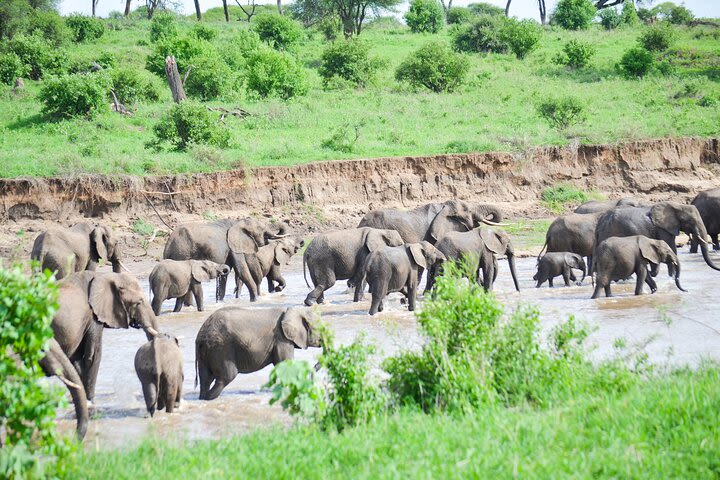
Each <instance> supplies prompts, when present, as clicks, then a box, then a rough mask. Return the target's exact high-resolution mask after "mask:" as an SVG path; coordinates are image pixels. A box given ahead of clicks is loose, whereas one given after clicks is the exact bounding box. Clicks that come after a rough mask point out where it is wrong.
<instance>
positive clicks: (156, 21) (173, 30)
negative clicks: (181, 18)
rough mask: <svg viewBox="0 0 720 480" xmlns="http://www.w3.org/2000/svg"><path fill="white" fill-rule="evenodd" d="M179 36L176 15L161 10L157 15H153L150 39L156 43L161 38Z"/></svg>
mask: <svg viewBox="0 0 720 480" xmlns="http://www.w3.org/2000/svg"><path fill="white" fill-rule="evenodd" d="M177 36H178V30H177V22H176V21H175V16H174V15H172V14H170V13H166V12H160V13H158V14H157V15H153V18H152V21H151V22H150V41H151V42H153V43H155V42H158V41H160V40H165V39H167V38H175V37H177Z"/></svg>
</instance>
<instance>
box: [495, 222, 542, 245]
mask: <svg viewBox="0 0 720 480" xmlns="http://www.w3.org/2000/svg"><path fill="white" fill-rule="evenodd" d="M552 220H553V219H551V218H549V219H539V220H532V219H525V218H521V219H518V220H513V222H512V223H511V224H510V225H508V226H506V227H503V228H504V229H505V230H506V231H507V232H508V233H509V234H510V235H512V243H513V245H514V246H515V248H516V249H520V250H526V249H528V248H533V247H541V246H542V245H543V244H544V243H545V233H546V232H547V230H548V228H549V227H550V223H552Z"/></svg>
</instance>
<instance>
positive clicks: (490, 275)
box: [428, 227, 520, 292]
mask: <svg viewBox="0 0 720 480" xmlns="http://www.w3.org/2000/svg"><path fill="white" fill-rule="evenodd" d="M435 247H436V248H437V249H438V250H440V251H441V252H442V253H443V254H444V255H445V257H446V258H447V259H448V260H461V259H462V258H477V259H478V267H477V271H476V274H475V278H474V280H475V281H477V282H478V283H481V284H482V286H483V287H484V288H485V290H487V291H490V290H492V288H493V284H494V283H495V279H496V278H497V260H496V259H495V255H507V261H508V266H509V267H510V274H511V275H512V279H513V283H514V284H515V289H516V290H517V291H518V292H519V291H520V284H519V283H518V279H517V271H516V270H515V249H514V247H513V245H512V242H511V241H510V236H509V235H508V234H507V232H505V231H504V230H495V229H492V228H488V227H478V228H474V229H472V230H470V231H469V232H447V233H446V234H445V235H444V236H442V237H441V238H440V239H439V240H438V241H437V243H436V244H435ZM433 270H434V271H432V272H431V274H430V275H429V276H430V277H431V278H430V282H428V283H429V286H430V288H432V285H433V283H434V280H435V277H437V275H439V274H440V268H435V269H433ZM480 270H482V273H483V276H482V281H481V279H480Z"/></svg>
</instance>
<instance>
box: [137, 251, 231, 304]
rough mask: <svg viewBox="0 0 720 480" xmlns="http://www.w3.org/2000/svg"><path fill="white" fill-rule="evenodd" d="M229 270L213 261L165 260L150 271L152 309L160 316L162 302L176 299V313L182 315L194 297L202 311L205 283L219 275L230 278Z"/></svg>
mask: <svg viewBox="0 0 720 480" xmlns="http://www.w3.org/2000/svg"><path fill="white" fill-rule="evenodd" d="M229 273H230V267H228V266H227V265H224V264H219V263H215V262H213V261H211V260H163V261H161V262H159V263H158V264H157V265H155V267H154V268H153V269H152V272H150V290H151V291H152V293H153V299H152V309H153V312H154V313H155V315H160V309H161V307H162V303H163V302H164V301H165V300H167V299H168V298H176V299H177V300H176V301H175V308H174V310H173V312H179V311H180V310H181V309H182V306H183V303H188V304H189V303H190V301H191V297H195V305H197V309H198V312H202V311H203V309H204V305H203V290H202V282H207V281H209V280H211V279H213V278H217V277H219V276H227V275H228V274H229Z"/></svg>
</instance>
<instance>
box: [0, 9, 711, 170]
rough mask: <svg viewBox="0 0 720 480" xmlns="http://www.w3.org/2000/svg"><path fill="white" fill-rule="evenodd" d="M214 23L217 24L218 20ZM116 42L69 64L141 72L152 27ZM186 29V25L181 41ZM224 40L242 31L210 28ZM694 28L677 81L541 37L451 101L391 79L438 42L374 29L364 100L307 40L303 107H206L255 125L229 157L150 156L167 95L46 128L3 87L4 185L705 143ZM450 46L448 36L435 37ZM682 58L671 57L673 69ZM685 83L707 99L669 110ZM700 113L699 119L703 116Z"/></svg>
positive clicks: (481, 58) (707, 112)
mask: <svg viewBox="0 0 720 480" xmlns="http://www.w3.org/2000/svg"><path fill="white" fill-rule="evenodd" d="M213 18H215V17H213ZM114 25H117V28H118V29H117V30H111V31H108V32H107V33H106V35H105V36H103V37H102V38H101V39H100V40H99V41H98V42H97V43H95V44H84V45H79V46H73V47H72V48H73V51H72V52H71V53H72V55H73V56H82V57H83V58H91V57H92V54H93V53H98V52H101V51H112V52H114V53H115V54H116V55H117V56H118V60H119V61H118V63H119V64H121V65H126V66H127V65H129V66H133V67H135V68H137V69H142V68H144V64H145V58H146V55H147V53H148V52H149V46H147V43H148V42H149V23H148V22H147V21H139V20H131V21H127V22H123V21H114ZM192 25H193V23H192V22H185V23H183V24H181V30H189V29H190V28H191V27H192ZM208 25H212V26H213V27H214V28H217V29H218V30H219V31H220V39H223V38H228V37H229V36H231V35H233V32H236V31H237V30H238V29H241V28H247V27H246V24H244V23H240V22H231V23H230V24H225V23H224V22H208ZM704 31H705V30H704V29H703V28H701V27H696V28H692V29H690V28H682V29H680V33H679V35H678V41H677V44H676V48H677V49H679V50H681V51H682V52H683V54H682V56H681V58H682V60H681V61H678V62H679V64H678V67H677V73H676V74H675V75H671V76H660V75H655V76H649V77H647V78H644V79H642V80H628V79H624V78H622V77H621V76H619V75H618V74H617V73H616V72H615V70H614V64H615V63H616V62H617V61H618V59H619V58H620V57H621V55H622V53H623V52H624V51H625V50H627V49H628V48H629V47H630V46H632V45H634V44H635V42H636V38H637V37H638V36H639V34H640V30H635V31H633V30H627V29H623V30H616V31H612V32H606V31H603V30H600V29H599V28H593V29H591V30H589V31H586V32H566V31H561V30H556V29H551V28H549V29H546V30H545V32H544V34H543V38H542V40H541V46H540V48H538V49H537V50H536V51H534V52H533V53H532V54H530V55H529V56H528V57H527V58H526V59H525V60H523V61H520V60H517V59H516V58H515V57H514V56H512V55H495V54H492V55H479V54H475V55H471V56H470V58H471V71H470V75H469V80H468V81H467V83H466V84H465V85H464V86H462V87H461V88H459V89H458V91H456V92H454V93H451V94H447V93H445V94H435V93H430V92H413V91H411V90H409V89H408V88H407V87H405V86H402V85H398V84H397V82H395V80H394V78H393V75H394V71H395V68H396V67H397V66H398V64H399V63H400V62H401V61H402V60H403V59H404V58H405V57H407V56H408V55H409V54H410V53H411V52H412V51H414V50H416V49H417V48H419V47H420V46H422V45H424V44H426V43H427V42H429V41H431V40H432V39H433V38H434V37H435V36H431V35H423V34H412V33H410V32H409V30H407V29H406V28H405V27H400V28H398V27H389V26H388V23H387V22H385V23H381V24H380V25H379V26H376V27H374V28H373V27H372V26H371V27H368V28H367V29H366V30H365V31H364V33H363V34H362V37H363V38H364V39H365V40H367V41H368V42H370V44H371V46H372V48H371V53H372V54H373V55H375V56H377V57H380V58H381V59H384V60H385V61H386V62H387V64H388V67H387V68H385V69H384V70H382V71H381V72H380V74H379V79H378V82H377V85H376V86H373V87H369V88H366V89H361V90H352V89H349V90H331V91H327V90H323V89H322V83H321V80H320V77H319V75H318V73H317V69H316V68H317V65H318V62H319V59H320V55H321V53H322V49H323V47H324V45H325V42H324V41H323V40H322V38H321V35H320V34H317V33H314V34H313V35H311V37H310V38H308V39H306V40H304V41H303V43H302V44H301V45H299V46H298V47H297V48H296V49H295V51H294V52H293V53H294V55H296V56H297V57H298V58H299V59H300V61H301V63H302V64H303V65H304V66H305V68H306V70H307V73H308V77H309V82H310V85H311V88H310V91H309V93H308V95H307V96H305V97H301V98H296V99H293V100H290V101H282V100H279V99H257V98H250V97H248V96H247V94H245V93H244V92H241V91H240V92H235V93H234V94H233V95H232V97H231V98H228V99H225V100H218V101H212V102H208V103H209V105H212V106H224V107H228V108H233V107H241V108H243V109H245V110H247V111H249V112H250V113H251V114H252V115H251V116H250V117H248V118H245V119H242V120H241V119H237V118H235V117H228V118H227V119H226V122H227V125H228V126H229V128H230V129H231V131H232V146H231V147H230V148H228V149H225V150H222V151H221V150H213V149H208V148H206V147H205V148H202V149H193V150H190V151H188V152H175V151H164V152H160V153H158V152H154V151H153V150H151V149H147V148H146V147H145V144H146V143H147V142H149V141H151V140H152V139H153V133H152V127H153V125H155V124H156V123H157V122H158V120H159V118H160V116H161V115H162V113H163V112H165V111H166V110H167V109H168V108H169V106H170V103H171V99H170V94H169V91H165V92H164V98H162V100H161V101H160V102H157V103H151V104H141V105H140V106H139V108H138V110H137V112H135V114H134V115H133V116H131V117H125V116H122V115H119V114H116V113H113V112H110V111H107V112H105V113H102V114H100V115H99V116H98V117H97V118H95V119H94V120H84V119H76V120H68V121H52V120H50V119H47V118H45V117H44V116H43V115H42V113H41V105H40V103H39V102H38V101H37V100H36V98H35V97H36V95H37V93H38V91H39V83H38V82H32V81H27V82H26V85H27V87H26V89H25V91H24V92H22V93H20V94H18V95H16V94H15V93H13V92H11V90H10V88H9V87H0V159H2V167H3V168H2V169H0V176H2V177H17V176H20V175H33V176H49V175H72V174H76V173H80V172H97V173H106V174H118V173H120V174H122V173H127V174H139V175H142V174H149V173H184V172H209V171H218V170H224V169H230V168H236V167H239V166H249V167H252V166H259V165H292V164H299V163H306V162H311V161H316V160H328V159H341V158H364V157H380V156H388V155H427V154H439V153H448V152H462V151H495V150H497V151H519V150H523V149H525V148H527V147H531V146H537V145H564V144H567V143H568V141H569V140H568V138H569V137H573V138H575V137H579V138H580V139H581V141H582V142H584V143H613V142H617V141H621V140H632V139H639V138H648V137H666V136H685V135H695V136H713V135H717V133H718V129H717V126H718V124H719V123H720V101H712V99H717V100H720V84H719V83H718V80H719V79H720V51H718V48H717V40H716V39H715V38H714V37H713V36H711V35H705V36H703V35H699V33H701V32H704ZM439 37H440V38H441V39H448V38H449V34H448V33H447V31H446V32H443V33H441V34H439ZM573 38H582V39H584V40H586V41H589V42H591V43H593V44H594V45H596V46H597V49H598V53H597V55H596V56H595V57H594V58H593V60H592V66H591V67H590V68H587V69H582V70H578V71H570V70H568V69H565V68H564V67H559V66H557V65H554V64H553V63H552V58H553V57H554V56H555V55H556V54H557V53H558V52H559V51H560V50H561V48H562V46H563V45H564V44H565V42H567V41H568V40H570V39H573ZM673 58H677V57H673ZM688 83H693V85H694V87H693V88H699V89H700V91H701V92H702V96H703V97H707V98H709V99H710V100H708V101H701V99H698V98H686V97H678V98H676V97H675V94H676V93H678V92H684V91H686V88H685V87H686V85H687V84H688ZM560 93H562V94H568V95H573V96H575V97H577V98H579V99H581V101H582V102H583V103H584V104H585V105H586V106H587V120H586V121H585V122H583V123H581V124H579V125H577V126H574V127H571V128H570V129H569V130H568V131H566V132H559V131H557V130H555V129H553V128H551V127H550V126H549V125H548V124H547V123H546V122H545V121H544V120H543V119H541V118H540V117H539V116H538V115H537V113H536V109H535V105H536V104H538V103H539V102H540V101H541V100H543V99H545V98H548V97H550V96H555V95H558V94H560ZM702 105H705V106H702ZM356 127H357V131H358V139H357V141H356V142H355V143H354V145H353V148H352V151H351V153H344V152H341V151H336V150H333V149H331V148H323V146H322V145H323V143H326V144H327V143H328V142H327V140H328V139H330V138H331V137H332V135H333V133H335V132H337V131H338V129H341V128H346V129H348V128H349V129H352V130H353V131H354V130H355V128H356Z"/></svg>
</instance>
